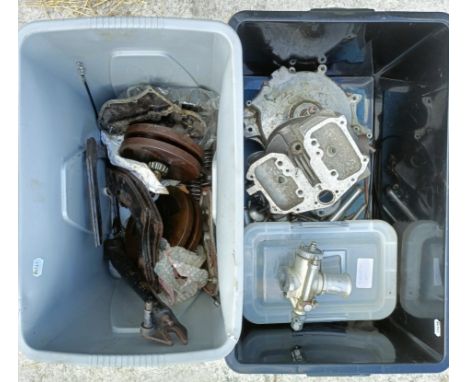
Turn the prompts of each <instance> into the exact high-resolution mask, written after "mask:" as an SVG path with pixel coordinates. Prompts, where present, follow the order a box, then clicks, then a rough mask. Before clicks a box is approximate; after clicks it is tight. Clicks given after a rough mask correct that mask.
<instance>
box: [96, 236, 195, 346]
mask: <svg viewBox="0 0 468 382" xmlns="http://www.w3.org/2000/svg"><path fill="white" fill-rule="evenodd" d="M104 256H105V258H106V259H108V260H109V261H110V262H111V263H112V265H113V267H114V268H115V269H116V270H117V271H118V272H119V274H120V275H121V276H122V278H123V279H124V280H125V281H126V282H127V283H128V284H129V285H130V287H131V288H132V289H133V290H134V291H135V292H136V293H137V294H138V295H139V297H140V298H141V299H142V300H143V301H144V308H145V309H144V315H143V323H142V324H141V327H140V333H141V334H142V336H143V337H144V338H146V339H149V340H152V341H155V342H158V343H160V344H164V345H168V346H172V345H173V344H174V342H173V340H172V338H171V334H172V333H173V334H175V335H176V336H177V337H178V339H179V341H180V342H181V343H182V344H184V345H185V344H187V343H188V336H187V329H186V328H185V327H184V326H183V325H182V324H181V323H180V322H179V321H178V320H177V318H176V316H175V315H174V313H173V312H172V311H171V309H170V308H169V307H168V306H167V305H166V304H164V303H163V302H162V301H161V300H160V299H158V298H157V297H156V295H155V293H154V290H153V288H152V287H151V285H150V284H149V283H148V282H146V281H145V280H143V279H142V278H141V275H140V272H139V270H138V268H137V267H136V266H135V264H134V263H133V262H132V261H131V259H130V257H129V256H128V254H127V253H126V251H125V249H124V244H123V242H122V239H121V238H114V239H108V240H106V241H105V242H104Z"/></svg>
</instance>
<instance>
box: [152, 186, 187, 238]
mask: <svg viewBox="0 0 468 382" xmlns="http://www.w3.org/2000/svg"><path fill="white" fill-rule="evenodd" d="M167 190H168V191H169V194H168V195H160V196H159V198H158V200H157V201H156V206H157V208H158V210H159V212H160V213H161V217H162V220H163V222H164V233H163V236H164V238H165V239H166V240H167V241H168V242H169V244H170V245H171V247H185V246H186V244H187V242H188V241H189V239H190V237H191V233H192V226H193V224H194V216H195V213H194V209H193V202H192V199H191V198H190V195H188V194H186V193H185V192H183V191H182V190H180V189H179V188H178V187H167Z"/></svg>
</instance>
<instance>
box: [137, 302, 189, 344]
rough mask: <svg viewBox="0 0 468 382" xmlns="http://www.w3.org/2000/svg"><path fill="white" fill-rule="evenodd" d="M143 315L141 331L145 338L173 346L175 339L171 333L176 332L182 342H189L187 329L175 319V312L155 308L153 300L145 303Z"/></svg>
mask: <svg viewBox="0 0 468 382" xmlns="http://www.w3.org/2000/svg"><path fill="white" fill-rule="evenodd" d="M171 313H172V312H171ZM143 317H144V320H143V322H142V324H141V326H140V333H141V335H142V336H143V337H144V338H146V339H148V340H151V341H155V342H158V343H162V344H164V345H169V346H172V345H173V341H172V338H171V336H170V334H171V333H174V334H175V335H176V336H177V337H178V338H179V340H180V342H182V344H184V345H186V344H187V343H188V338H187V329H185V327H183V326H182V325H181V324H180V323H179V322H178V321H177V320H175V321H174V318H175V316H174V315H173V314H168V312H167V311H166V310H160V309H155V308H154V303H153V302H151V301H148V302H146V303H145V309H144V316H143Z"/></svg>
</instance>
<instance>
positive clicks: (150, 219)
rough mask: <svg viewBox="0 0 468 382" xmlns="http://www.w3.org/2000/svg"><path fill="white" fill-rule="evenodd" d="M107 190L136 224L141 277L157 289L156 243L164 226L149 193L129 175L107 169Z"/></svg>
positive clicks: (122, 171) (157, 246)
mask: <svg viewBox="0 0 468 382" xmlns="http://www.w3.org/2000/svg"><path fill="white" fill-rule="evenodd" d="M107 171H108V176H107V180H108V183H107V184H108V188H109V191H110V193H111V194H112V195H113V196H115V197H116V198H117V200H118V201H119V202H120V204H122V205H123V206H124V207H127V208H128V209H129V210H130V212H131V214H132V217H133V218H134V220H135V225H136V230H137V231H138V237H139V238H140V243H139V256H140V257H141V259H139V261H138V263H139V264H140V265H141V267H142V271H143V275H144V277H145V279H146V281H148V283H150V285H154V286H155V287H156V275H155V274H154V266H155V265H156V261H157V260H158V253H159V241H160V239H161V236H162V231H163V225H162V220H161V215H160V214H159V211H158V209H157V208H156V206H155V204H154V202H153V200H152V198H151V196H150V194H149V192H148V190H147V189H146V188H145V186H144V185H143V184H142V183H141V182H140V181H139V180H138V179H137V178H135V176H133V175H132V174H131V173H130V172H128V171H126V170H122V169H119V168H115V167H109V168H108V169H107Z"/></svg>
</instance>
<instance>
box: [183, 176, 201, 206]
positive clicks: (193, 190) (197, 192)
mask: <svg viewBox="0 0 468 382" xmlns="http://www.w3.org/2000/svg"><path fill="white" fill-rule="evenodd" d="M187 188H188V189H189V191H190V194H191V195H192V198H193V199H194V200H195V201H197V202H199V201H200V198H201V192H202V191H201V188H202V181H201V178H198V179H195V180H192V181H191V182H190V183H189V184H187Z"/></svg>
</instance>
